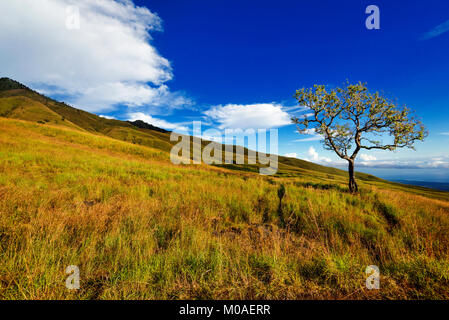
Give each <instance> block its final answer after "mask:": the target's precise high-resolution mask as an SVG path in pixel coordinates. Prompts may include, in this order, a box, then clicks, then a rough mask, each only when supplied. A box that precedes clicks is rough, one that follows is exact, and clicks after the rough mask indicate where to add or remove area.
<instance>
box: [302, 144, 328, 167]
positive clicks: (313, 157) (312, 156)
mask: <svg viewBox="0 0 449 320" xmlns="http://www.w3.org/2000/svg"><path fill="white" fill-rule="evenodd" d="M307 155H308V157H307V158H305V160H307V161H311V162H317V163H325V164H330V163H331V162H332V160H331V159H330V158H327V157H320V155H319V154H318V152H317V151H316V150H315V148H314V147H313V146H311V147H310V148H309V150H308V151H307Z"/></svg>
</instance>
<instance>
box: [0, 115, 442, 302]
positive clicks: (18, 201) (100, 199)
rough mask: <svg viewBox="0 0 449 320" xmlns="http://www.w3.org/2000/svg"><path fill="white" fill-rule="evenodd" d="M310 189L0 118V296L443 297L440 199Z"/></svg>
mask: <svg viewBox="0 0 449 320" xmlns="http://www.w3.org/2000/svg"><path fill="white" fill-rule="evenodd" d="M319 181H320V182H319ZM319 181H318V180H317V181H313V179H312V180H311V179H310V178H309V177H303V178H301V177H299V178H298V177H296V178H274V177H268V178H267V177H262V176H259V175H257V174H252V173H246V172H241V173H236V172H232V171H229V170H226V169H220V168H213V167H208V166H193V165H192V166H175V165H172V164H171V163H170V162H169V157H168V154H166V153H164V152H161V151H160V150H156V149H151V148H148V147H142V146H138V145H133V144H131V143H126V142H122V141H117V140H114V139H110V138H106V137H101V136H96V135H92V134H89V133H83V132H80V131H76V130H71V129H68V128H63V127H57V126H49V125H39V124H36V123H31V122H26V121H18V120H9V119H4V118H0V298H2V299H68V298H77V299H78V298H80V299H115V298H117V299H302V298H305V299H323V298H330V299H385V298H388V299H392V298H397V299H412V298H413V299H414V298H431V299H437V298H440V299H441V298H442V299H447V298H449V287H448V284H449V259H448V252H449V250H448V249H449V237H448V235H449V216H448V213H449V202H447V201H443V200H435V199H430V198H426V197H423V196H420V195H415V194H411V193H406V192H402V191H397V190H389V189H386V188H382V189H379V188H378V187H376V186H374V185H369V184H367V183H363V184H362V192H361V194H360V195H351V194H348V193H347V192H345V187H344V185H342V184H341V183H343V180H341V181H340V180H337V182H336V180H333V179H330V178H329V179H328V181H323V178H322V177H321V178H320V179H319ZM340 182H341V183H340ZM280 184H284V185H285V189H286V195H285V197H284V199H283V201H282V205H281V206H280V207H279V199H278V192H277V191H278V189H279V187H280ZM372 264H374V265H378V266H379V268H380V271H381V289H380V290H372V291H370V290H367V289H366V288H365V273H364V272H365V268H366V266H368V265H372ZM68 265H78V266H79V268H80V271H81V289H80V290H78V291H75V292H74V291H69V290H67V289H66V288H65V279H66V277H67V275H66V274H65V273H64V271H65V268H66V267H67V266H68Z"/></svg>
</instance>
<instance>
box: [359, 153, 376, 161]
mask: <svg viewBox="0 0 449 320" xmlns="http://www.w3.org/2000/svg"><path fill="white" fill-rule="evenodd" d="M360 159H362V160H363V161H374V160H377V158H376V157H375V156H371V155H369V154H366V153H361V154H360Z"/></svg>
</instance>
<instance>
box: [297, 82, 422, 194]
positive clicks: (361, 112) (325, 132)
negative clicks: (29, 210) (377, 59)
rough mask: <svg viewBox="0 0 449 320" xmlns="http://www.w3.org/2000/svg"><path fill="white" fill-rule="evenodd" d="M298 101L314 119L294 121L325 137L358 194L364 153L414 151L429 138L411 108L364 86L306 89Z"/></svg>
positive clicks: (306, 129)
mask: <svg viewBox="0 0 449 320" xmlns="http://www.w3.org/2000/svg"><path fill="white" fill-rule="evenodd" d="M295 98H296V99H297V100H298V103H299V105H300V106H305V107H307V108H308V109H309V111H310V112H309V113H311V114H312V117H311V118H309V116H308V115H305V116H304V118H303V119H299V118H297V117H294V118H292V121H293V122H294V123H295V124H296V125H297V128H298V131H299V132H300V133H305V132H308V130H312V131H314V132H315V133H316V134H319V135H322V136H323V137H324V139H323V145H324V148H325V149H326V150H330V151H334V152H335V153H336V154H337V155H338V156H339V157H340V158H341V159H344V160H347V161H348V162H349V189H350V190H351V192H352V191H358V187H357V184H356V183H355V177H354V169H353V168H354V161H355V159H356V157H357V155H358V153H359V152H360V150H362V149H365V150H373V149H380V150H390V151H392V150H396V149H397V148H404V147H407V148H410V149H414V144H415V142H416V141H422V140H424V138H425V137H426V136H427V134H428V133H427V131H426V129H425V127H424V125H423V124H422V122H421V121H420V120H419V119H418V118H417V117H416V116H415V115H413V113H412V112H411V110H410V109H409V108H407V107H406V106H403V107H399V106H398V105H397V103H396V102H394V101H393V100H391V99H388V98H386V97H384V96H383V95H382V94H380V93H379V92H375V93H371V92H369V91H368V88H367V87H366V85H365V84H363V83H360V82H359V83H357V84H350V83H346V86H344V87H336V88H331V89H327V88H326V86H324V85H315V86H314V87H313V88H310V89H306V88H302V89H299V90H297V91H296V94H295ZM385 136H389V137H392V141H386V142H384V141H383V140H382V139H384V138H385Z"/></svg>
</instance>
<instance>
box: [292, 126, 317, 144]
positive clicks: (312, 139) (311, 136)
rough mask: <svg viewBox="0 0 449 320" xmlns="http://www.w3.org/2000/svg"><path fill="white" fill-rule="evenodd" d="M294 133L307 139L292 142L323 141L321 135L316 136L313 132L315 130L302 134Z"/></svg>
mask: <svg viewBox="0 0 449 320" xmlns="http://www.w3.org/2000/svg"><path fill="white" fill-rule="evenodd" d="M295 132H296V133H299V134H301V135H308V136H309V137H307V138H301V139H296V140H293V141H294V142H307V141H319V140H323V139H324V137H323V136H322V135H321V134H317V133H316V132H315V129H313V128H312V129H306V130H305V131H304V132H302V133H301V132H299V131H295Z"/></svg>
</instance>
